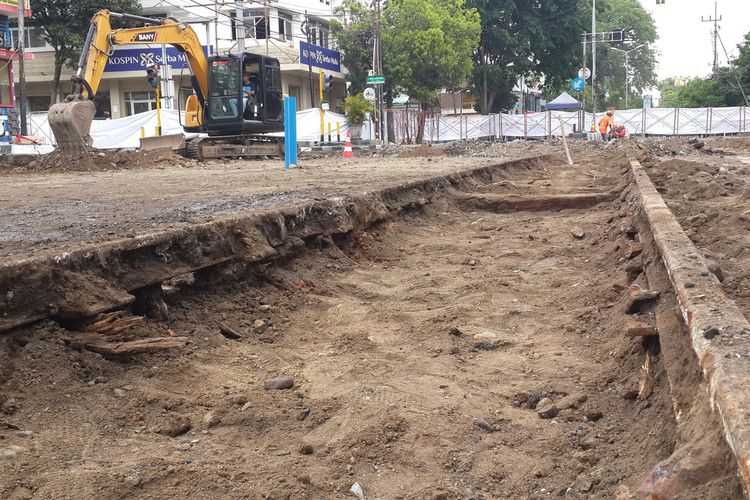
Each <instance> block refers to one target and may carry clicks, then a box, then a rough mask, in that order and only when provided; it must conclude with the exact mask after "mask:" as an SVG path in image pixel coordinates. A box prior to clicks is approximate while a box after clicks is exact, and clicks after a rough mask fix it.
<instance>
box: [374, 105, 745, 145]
mask: <svg viewBox="0 0 750 500" xmlns="http://www.w3.org/2000/svg"><path fill="white" fill-rule="evenodd" d="M419 113H420V112H419V111H405V110H389V111H388V118H389V119H391V120H393V124H394V132H395V134H396V142H398V143H405V142H409V143H410V142H414V139H415V137H416V135H417V131H418V124H419V116H420V114H419ZM558 116H560V117H562V119H563V123H564V126H565V132H566V133H569V132H572V131H573V129H574V127H575V128H576V129H578V127H579V120H580V118H581V117H580V113H578V112H575V111H545V112H541V113H526V114H522V115H507V114H502V113H501V114H492V115H474V114H466V115H449V116H446V115H435V114H428V115H427V116H426V117H425V118H424V120H425V126H424V138H423V140H424V141H425V142H442V141H455V140H460V139H478V138H492V137H494V138H502V137H506V138H521V137H523V138H535V137H552V136H559V135H560V121H559V118H558ZM601 116H602V113H598V114H597V120H598V119H600V118H601ZM593 119H594V117H593V114H592V113H586V114H585V119H584V121H583V123H584V129H588V128H590V127H591V124H592V123H593ZM749 121H750V119H748V114H747V108H746V107H737V108H646V109H626V110H618V111H616V112H615V122H617V123H622V124H623V125H625V127H626V128H627V129H628V131H629V132H630V133H631V134H638V135H716V134H739V133H746V132H749V130H748V127H749V126H750V123H748V122H749Z"/></svg>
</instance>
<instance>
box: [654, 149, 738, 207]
mask: <svg viewBox="0 0 750 500" xmlns="http://www.w3.org/2000/svg"><path fill="white" fill-rule="evenodd" d="M649 175H650V176H651V178H652V179H653V181H654V183H655V184H656V186H657V188H658V189H659V191H660V192H662V193H663V194H667V195H668V197H669V198H673V199H685V200H691V201H694V200H712V199H715V198H718V197H721V196H728V195H730V194H737V193H740V192H742V190H743V189H744V185H745V183H744V181H743V180H741V179H737V178H734V177H731V176H730V175H729V172H728V170H727V169H726V168H724V167H719V166H717V165H711V164H707V163H702V162H696V161H690V160H682V159H672V160H667V161H664V162H649Z"/></svg>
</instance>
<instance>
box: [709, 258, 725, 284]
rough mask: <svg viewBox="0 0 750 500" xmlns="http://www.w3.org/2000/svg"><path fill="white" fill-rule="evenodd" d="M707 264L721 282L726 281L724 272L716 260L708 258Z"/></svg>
mask: <svg viewBox="0 0 750 500" xmlns="http://www.w3.org/2000/svg"><path fill="white" fill-rule="evenodd" d="M706 266H708V270H709V271H711V272H712V273H713V275H714V276H716V278H717V279H718V280H719V281H720V282H722V283H724V273H723V272H722V270H721V268H720V267H719V264H717V263H716V261H715V260H711V259H706Z"/></svg>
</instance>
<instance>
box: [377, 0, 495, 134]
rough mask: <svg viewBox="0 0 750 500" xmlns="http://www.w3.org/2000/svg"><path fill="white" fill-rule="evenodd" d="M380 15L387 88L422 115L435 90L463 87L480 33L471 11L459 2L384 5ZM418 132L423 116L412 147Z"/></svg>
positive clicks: (411, 0) (400, 0)
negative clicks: (399, 93) (400, 93)
mask: <svg viewBox="0 0 750 500" xmlns="http://www.w3.org/2000/svg"><path fill="white" fill-rule="evenodd" d="M383 14H384V15H383V27H382V39H383V41H382V44H383V67H384V70H385V74H386V77H387V78H389V79H391V85H393V86H394V87H395V88H398V89H402V90H403V91H404V92H406V93H407V94H408V95H409V97H410V98H412V99H416V100H418V101H419V102H420V103H421V105H422V109H423V110H424V109H426V108H427V107H429V106H430V105H431V104H432V103H433V102H434V101H435V100H436V98H437V91H438V90H440V89H448V90H455V89H457V88H458V87H460V86H462V85H465V84H466V83H467V82H468V79H469V77H470V75H471V70H472V57H471V56H472V53H473V51H474V50H475V49H476V47H477V45H478V44H479V34H480V29H481V24H480V19H479V13H478V12H477V11H476V9H473V8H466V6H465V1H464V0H389V2H388V4H387V6H386V8H385V10H384V11H383ZM423 132H424V113H422V115H421V117H420V121H419V128H418V131H417V137H416V141H417V142H421V140H422V135H423ZM389 135H390V134H389Z"/></svg>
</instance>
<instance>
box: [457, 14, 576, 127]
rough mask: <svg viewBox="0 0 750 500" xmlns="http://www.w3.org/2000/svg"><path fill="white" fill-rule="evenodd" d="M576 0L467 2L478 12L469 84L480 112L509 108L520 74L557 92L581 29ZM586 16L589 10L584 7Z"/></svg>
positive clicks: (571, 67)
mask: <svg viewBox="0 0 750 500" xmlns="http://www.w3.org/2000/svg"><path fill="white" fill-rule="evenodd" d="M585 3H586V2H582V1H581V0H538V1H534V2H529V1H528V0H469V2H468V5H469V6H472V7H475V8H476V9H477V11H478V12H479V13H480V15H481V19H482V31H481V38H480V43H479V46H478V48H477V50H476V51H475V52H474V73H473V79H474V86H475V87H476V88H477V90H478V95H479V110H480V112H481V113H483V114H487V113H490V112H497V111H501V110H505V109H508V108H510V107H511V106H512V105H513V103H514V102H515V96H514V95H513V93H512V92H513V88H514V87H515V85H516V83H517V82H518V81H519V79H520V78H521V77H526V78H530V79H531V78H533V79H538V80H542V81H544V85H545V87H546V88H548V89H554V90H553V91H552V92H554V91H556V90H558V89H559V88H561V87H562V86H563V82H564V81H567V80H569V79H570V78H571V76H572V75H574V74H575V70H576V69H577V67H578V65H579V64H580V57H579V54H580V50H581V47H580V33H582V32H583V31H585V21H584V20H585V19H586V16H585V7H584V4H585ZM589 16H590V11H589Z"/></svg>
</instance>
